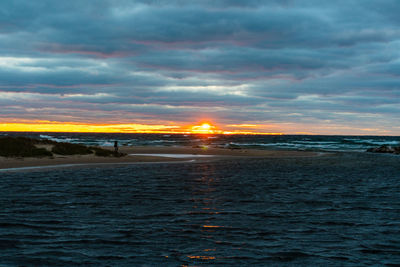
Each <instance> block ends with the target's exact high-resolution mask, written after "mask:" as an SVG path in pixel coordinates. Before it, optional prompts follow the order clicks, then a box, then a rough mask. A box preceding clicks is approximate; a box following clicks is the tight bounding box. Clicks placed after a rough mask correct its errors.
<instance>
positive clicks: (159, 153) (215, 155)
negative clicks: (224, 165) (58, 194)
mask: <svg viewBox="0 0 400 267" xmlns="http://www.w3.org/2000/svg"><path fill="white" fill-rule="evenodd" d="M104 148H106V149H110V150H112V149H113V148H111V147H104ZM120 152H123V153H126V154H128V156H125V157H120V158H114V157H97V156H94V155H79V156H59V155H56V156H54V157H52V158H50V157H45V158H4V157H0V169H9V168H21V167H35V166H46V167H48V166H52V165H65V166H66V167H68V166H69V165H75V166H77V165H91V164H102V163H104V164H120V163H124V164H128V163H140V162H176V161H186V162H187V161H188V159H195V160H196V161H208V160H220V159H226V158H236V157H245V158H247V157H261V158H280V157H314V156H319V153H317V152H305V151H304V152H303V151H274V150H256V149H225V148H192V147H150V146H143V147H121V148H120ZM129 154H136V155H129ZM168 154H169V155H168ZM178 155H179V156H178Z"/></svg>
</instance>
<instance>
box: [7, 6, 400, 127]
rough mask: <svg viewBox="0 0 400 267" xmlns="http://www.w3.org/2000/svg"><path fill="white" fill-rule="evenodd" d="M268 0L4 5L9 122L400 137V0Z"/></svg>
mask: <svg viewBox="0 0 400 267" xmlns="http://www.w3.org/2000/svg"><path fill="white" fill-rule="evenodd" d="M265 2H266V1H255V0H254V1H223V0H221V1H190V0H189V1H178V0H177V1H106V0H102V1H96V4H94V3H93V2H92V1H72V0H71V1H68V2H65V3H61V2H60V1H40V3H39V2H37V1H36V2H35V1H27V0H25V1H23V0H15V1H7V2H6V3H2V5H1V7H0V106H1V109H0V121H3V122H10V121H18V120H29V119H32V120H33V119H41V120H51V121H61V122H62V121H65V122H82V123H124V124H125V123H140V124H143V123H144V124H163V125H168V124H186V123H192V122H196V121H199V120H202V119H210V120H212V121H214V122H215V123H217V124H219V125H221V126H224V125H240V124H251V125H260V127H261V128H263V127H264V128H263V129H262V130H264V131H269V130H271V131H274V132H276V131H277V130H280V131H283V132H286V133H296V132H312V133H323V134H327V133H332V134H338V133H343V134H392V135H400V125H399V124H398V119H397V118H398V116H399V115H400V79H399V78H400V60H399V57H400V49H399V48H400V18H399V16H398V14H399V13H400V4H399V3H398V2H397V1H395V0H393V1H391V0H387V1H384V2H382V1H371V0H365V1H362V2H360V1H351V0H347V1H341V0H339V1H331V2H326V3H322V2H321V1H316V0H301V1H300V0H299V1H291V0H287V1H268V4H266V3H265ZM263 125H264V126H263ZM258 130H259V129H258Z"/></svg>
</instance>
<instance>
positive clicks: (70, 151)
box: [51, 143, 93, 155]
mask: <svg viewBox="0 0 400 267" xmlns="http://www.w3.org/2000/svg"><path fill="white" fill-rule="evenodd" d="M51 151H52V152H53V153H55V154H58V155H87V154H92V153H93V151H92V150H90V149H89V148H88V147H86V146H84V145H79V144H70V143H56V144H55V145H54V146H53V149H52V150H51Z"/></svg>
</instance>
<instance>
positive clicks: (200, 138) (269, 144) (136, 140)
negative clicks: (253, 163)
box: [0, 132, 400, 152]
mask: <svg viewBox="0 0 400 267" xmlns="http://www.w3.org/2000/svg"><path fill="white" fill-rule="evenodd" d="M0 135H17V136H21V135H22V136H27V137H33V138H41V139H50V140H53V141H57V142H69V143H79V144H85V145H98V146H113V145H114V141H118V143H119V145H122V146H198V145H208V146H215V147H226V146H229V145H234V146H236V147H239V148H243V149H245V148H256V149H269V150H270V149H274V150H300V151H305V150H308V151H358V152H362V151H366V150H367V149H368V148H371V147H378V146H381V145H388V146H400V137H399V136H321V135H185V134H104V133H99V134H96V133H94V134H93V133H11V132H10V133H0Z"/></svg>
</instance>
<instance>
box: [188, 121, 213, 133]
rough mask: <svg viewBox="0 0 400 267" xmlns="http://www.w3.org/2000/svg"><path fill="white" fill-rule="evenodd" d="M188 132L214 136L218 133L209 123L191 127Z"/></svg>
mask: <svg viewBox="0 0 400 267" xmlns="http://www.w3.org/2000/svg"><path fill="white" fill-rule="evenodd" d="M190 132H191V133H195V134H215V133H219V132H220V131H218V130H217V129H216V127H215V126H213V125H211V124H210V123H206V122H204V123H202V124H201V125H195V126H192V127H191V129H190Z"/></svg>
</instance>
